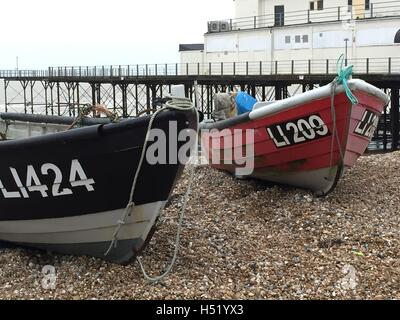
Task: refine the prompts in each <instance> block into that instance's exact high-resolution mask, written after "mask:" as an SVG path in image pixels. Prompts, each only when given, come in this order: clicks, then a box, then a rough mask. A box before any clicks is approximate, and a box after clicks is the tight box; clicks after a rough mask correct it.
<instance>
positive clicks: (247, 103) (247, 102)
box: [236, 92, 257, 115]
mask: <svg viewBox="0 0 400 320" xmlns="http://www.w3.org/2000/svg"><path fill="white" fill-rule="evenodd" d="M256 103H257V100H256V99H254V98H253V97H252V96H251V95H249V94H248V93H246V92H238V94H237V96H236V105H237V109H238V110H237V111H238V115H240V114H243V113H247V112H250V111H251V110H253V107H254V105H255V104H256Z"/></svg>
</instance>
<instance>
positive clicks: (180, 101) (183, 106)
mask: <svg viewBox="0 0 400 320" xmlns="http://www.w3.org/2000/svg"><path fill="white" fill-rule="evenodd" d="M168 109H172V110H179V111H190V110H194V112H195V114H196V123H197V122H198V117H199V116H198V112H197V110H196V108H195V107H194V105H193V104H192V103H191V101H190V100H189V99H187V98H173V99H172V100H170V101H168V102H167V103H166V106H165V107H163V108H161V109H159V110H157V111H156V112H155V113H154V114H153V115H152V116H151V118H150V121H149V125H148V127H147V132H146V137H145V141H144V143H143V149H142V154H141V156H140V160H139V163H138V166H137V169H136V173H135V177H134V179H133V183H132V187H131V192H130V195H129V201H128V204H127V206H126V208H125V210H124V213H123V215H122V216H121V219H119V220H118V225H117V227H116V229H115V232H114V234H113V240H112V241H111V243H110V246H109V248H108V250H107V252H106V253H105V256H107V255H109V254H110V252H111V251H112V249H113V248H116V247H117V245H118V234H119V232H120V231H121V228H122V226H123V225H124V224H125V221H126V218H127V217H128V215H129V214H130V213H131V212H132V210H133V208H134V206H135V203H134V202H133V201H132V198H133V195H134V193H135V189H136V184H137V180H138V177H139V174H140V170H141V168H142V165H143V162H144V158H145V155H146V148H147V144H148V142H149V139H150V131H151V129H152V126H153V123H154V120H155V118H156V117H157V115H158V114H159V113H161V112H163V111H165V110H168ZM197 135H198V132H197V134H196V143H195V146H196V145H197ZM192 181H193V175H192V176H191V179H190V182H189V186H188V190H187V192H186V195H185V200H184V204H183V206H182V210H181V215H180V218H179V225H178V231H177V236H176V243H175V252H174V257H173V260H172V262H171V264H170V266H169V267H168V268H167V271H166V272H165V273H164V274H163V275H162V276H160V277H157V278H151V277H149V276H148V275H147V273H146V272H145V270H144V268H143V265H142V262H141V257H138V258H137V259H138V261H139V264H140V267H141V269H142V272H143V275H144V277H145V278H146V279H147V280H149V281H159V280H161V279H162V278H164V277H165V276H166V275H168V274H169V272H170V271H171V270H172V267H173V265H174V264H175V261H176V258H177V255H178V249H179V242H180V231H181V226H182V223H183V218H184V213H185V209H186V204H187V200H188V198H189V195H190V192H191V185H192Z"/></svg>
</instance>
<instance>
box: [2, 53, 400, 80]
mask: <svg viewBox="0 0 400 320" xmlns="http://www.w3.org/2000/svg"><path fill="white" fill-rule="evenodd" d="M336 63H337V60H336V59H320V60H281V61H247V62H209V63H185V64H179V63H175V64H146V65H125V66H123V65H121V66H95V67H56V68H54V67H50V68H49V69H48V70H18V71H16V70H5V71H1V70H0V78H50V79H52V78H118V79H119V80H123V78H132V77H168V76H239V75H245V76H246V75H249V76H250V75H253V76H254V75H261V76H263V75H265V76H268V75H299V76H301V75H312V74H318V75H321V74H336V73H337V66H336ZM347 63H348V64H349V65H353V66H354V68H353V71H354V74H400V57H389V58H365V59H348V61H347ZM121 78H122V79H121Z"/></svg>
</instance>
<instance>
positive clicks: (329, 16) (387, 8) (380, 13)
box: [208, 1, 400, 33]
mask: <svg viewBox="0 0 400 320" xmlns="http://www.w3.org/2000/svg"><path fill="white" fill-rule="evenodd" d="M393 16H400V1H388V2H380V3H370V4H369V5H368V4H362V5H352V6H339V7H328V8H323V9H320V10H319V9H318V8H317V7H315V9H314V10H310V9H309V10H301V11H289V12H285V13H276V14H268V15H262V16H252V17H244V18H237V19H228V20H220V21H210V22H208V32H210V33H214V32H227V31H238V30H248V29H258V28H271V27H282V26H289V25H297V24H308V23H318V22H334V21H346V20H353V19H371V18H381V17H393Z"/></svg>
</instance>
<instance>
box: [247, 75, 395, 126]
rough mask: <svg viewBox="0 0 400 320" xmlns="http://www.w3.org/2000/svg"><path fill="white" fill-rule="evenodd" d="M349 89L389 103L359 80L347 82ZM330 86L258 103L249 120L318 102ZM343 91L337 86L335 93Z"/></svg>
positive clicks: (379, 93)
mask: <svg viewBox="0 0 400 320" xmlns="http://www.w3.org/2000/svg"><path fill="white" fill-rule="evenodd" d="M348 84H349V88H350V89H351V90H352V91H355V90H360V91H364V92H366V93H368V94H370V95H373V96H375V97H376V98H378V99H380V100H382V101H383V102H384V103H385V104H387V103H389V101H390V100H389V97H388V96H387V95H386V94H385V93H384V92H383V91H382V90H380V89H378V88H377V87H375V86H373V85H371V84H369V83H367V82H365V81H364V80H361V79H353V80H349V81H348ZM331 86H332V84H331V83H330V84H327V85H326V86H323V87H320V88H317V89H314V90H310V91H308V92H305V93H302V94H298V95H295V96H293V97H290V98H287V99H284V100H279V101H276V102H273V103H271V102H258V103H256V105H255V106H254V108H253V111H251V112H250V114H249V117H250V119H251V120H255V119H259V118H263V117H265V116H271V115H273V114H276V113H279V112H282V111H286V110H289V109H292V108H294V107H296V106H299V105H302V104H305V103H307V102H310V101H312V100H318V99H322V98H326V97H329V96H330V95H331ZM344 91H345V89H344V87H343V85H339V86H337V88H336V91H335V93H336V94H338V93H341V92H344Z"/></svg>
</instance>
